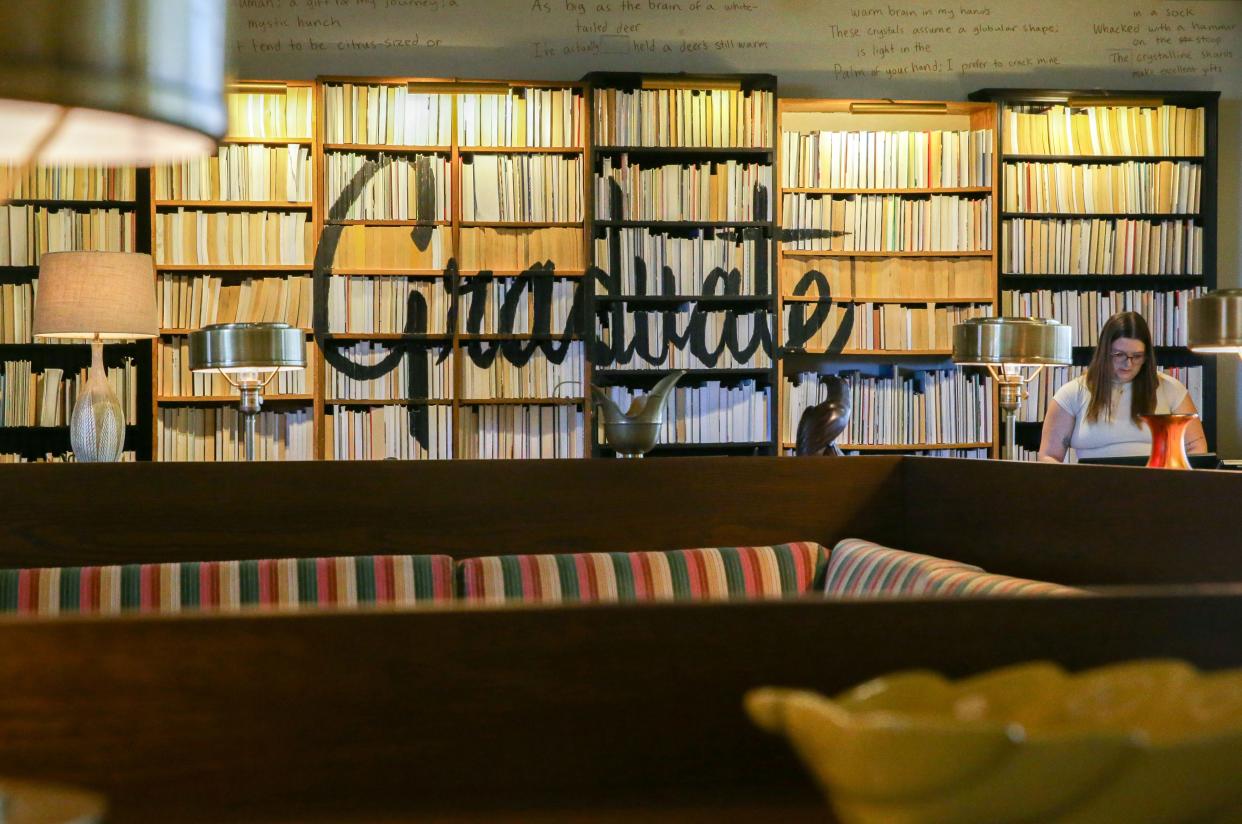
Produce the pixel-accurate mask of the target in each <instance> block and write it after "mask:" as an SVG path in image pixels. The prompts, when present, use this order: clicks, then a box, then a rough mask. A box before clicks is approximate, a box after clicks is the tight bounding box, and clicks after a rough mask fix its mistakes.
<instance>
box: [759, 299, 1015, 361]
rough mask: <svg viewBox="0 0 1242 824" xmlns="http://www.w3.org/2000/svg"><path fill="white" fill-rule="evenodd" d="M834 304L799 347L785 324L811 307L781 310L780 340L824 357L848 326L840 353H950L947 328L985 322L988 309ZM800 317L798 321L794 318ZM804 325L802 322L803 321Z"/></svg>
mask: <svg viewBox="0 0 1242 824" xmlns="http://www.w3.org/2000/svg"><path fill="white" fill-rule="evenodd" d="M915 304H916V302H915V301H911V302H910V303H909V304H902V303H836V304H833V305H832V306H831V307H829V308H828V314H827V317H826V319H825V321H824V323H823V324H822V325H821V326H820V327H819V328H818V329H815V330H807V331H808V332H811V333H812V334H811V335H810V337H809V338H808V339H807V340H805V341H797V340H794V339H792V337H791V336H790V334H789V333H790V328H791V326H790V322H791V318H793V317H795V316H800V317H802V318H804V319H805V318H807V317H809V316H810V314H811V312H812V311H813V310H814V307H813V306H812V305H809V304H803V303H791V304H786V305H785V314H784V318H783V321H784V329H785V336H784V340H785V341H786V345H788V346H797V347H800V348H804V349H806V350H807V351H811V352H824V351H826V350H827V348H828V345H829V343H830V342H831V341H832V340H833V338H834V337H835V336H836V335H837V332H838V330H839V329H840V328H841V325H842V324H844V323H846V322H847V319H850V318H851V315H852V320H849V321H848V322H849V323H850V324H851V327H850V334H849V337H848V338H847V339H846V341H845V345H844V348H845V350H846V351H851V350H853V351H891V352H902V351H909V350H914V351H924V352H926V351H929V350H945V351H947V350H949V349H951V348H953V327H954V326H955V325H957V324H959V323H962V322H963V321H966V320H969V319H970V318H981V317H988V316H990V315H991V314H992V307H991V306H990V305H961V306H956V305H944V304H933V303H928V304H925V305H922V306H920V305H915ZM795 313H800V315H795ZM803 323H804V324H805V320H804V321H803Z"/></svg>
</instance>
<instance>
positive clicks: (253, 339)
mask: <svg viewBox="0 0 1242 824" xmlns="http://www.w3.org/2000/svg"><path fill="white" fill-rule="evenodd" d="M305 368H306V340H305V335H304V333H303V332H302V330H301V329H298V328H297V327H295V326H290V325H289V324H287V323H213V324H211V325H210V326H204V327H203V328H202V329H199V330H198V331H195V332H191V333H190V369H191V370H192V371H195V372H208V371H212V370H216V369H218V370H220V371H221V372H292V371H294V370H296V369H305Z"/></svg>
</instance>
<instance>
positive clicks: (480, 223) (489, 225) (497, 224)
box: [458, 220, 583, 229]
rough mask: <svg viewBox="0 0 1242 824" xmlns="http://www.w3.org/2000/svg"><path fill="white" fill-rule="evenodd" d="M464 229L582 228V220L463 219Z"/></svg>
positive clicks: (461, 224) (460, 224)
mask: <svg viewBox="0 0 1242 824" xmlns="http://www.w3.org/2000/svg"><path fill="white" fill-rule="evenodd" d="M458 225H459V226H461V228H463V229H581V228H583V222H582V221H581V220H463V221H462V222H461V223H459V224H458Z"/></svg>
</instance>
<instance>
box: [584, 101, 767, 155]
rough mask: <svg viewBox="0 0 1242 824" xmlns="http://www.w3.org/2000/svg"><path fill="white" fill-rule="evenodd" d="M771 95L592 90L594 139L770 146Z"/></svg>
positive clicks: (634, 143) (626, 143) (604, 141)
mask: <svg viewBox="0 0 1242 824" xmlns="http://www.w3.org/2000/svg"><path fill="white" fill-rule="evenodd" d="M774 102H775V96H774V95H773V94H772V92H768V91H742V90H737V89H634V90H627V89H596V90H595V142H596V143H597V144H599V145H601V146H659V147H704V148H709V147H715V148H733V147H754V148H769V147H771V145H772V122H773V121H772V118H773V103H774Z"/></svg>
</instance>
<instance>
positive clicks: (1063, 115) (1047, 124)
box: [1002, 105, 1206, 155]
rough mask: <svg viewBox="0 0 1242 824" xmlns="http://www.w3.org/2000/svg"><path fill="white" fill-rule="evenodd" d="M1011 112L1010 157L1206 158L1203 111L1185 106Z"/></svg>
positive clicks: (1007, 115) (1007, 120)
mask: <svg viewBox="0 0 1242 824" xmlns="http://www.w3.org/2000/svg"><path fill="white" fill-rule="evenodd" d="M1032 109H1033V110H1031V111H1020V110H1018V109H1017V108H1013V107H1007V108H1005V110H1004V121H1003V126H1002V128H1003V130H1004V135H1005V152H1006V153H1007V154H1022V155H1033V154H1053V155H1202V154H1203V143H1204V135H1205V134H1206V128H1205V120H1204V110H1203V109H1189V108H1183V107H1181V106H1169V105H1163V106H1142V107H1140V106H1083V107H1074V108H1071V107H1069V106H1048V107H1046V108H1043V107H1040V108H1038V109H1035V108H1034V107H1032Z"/></svg>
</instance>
